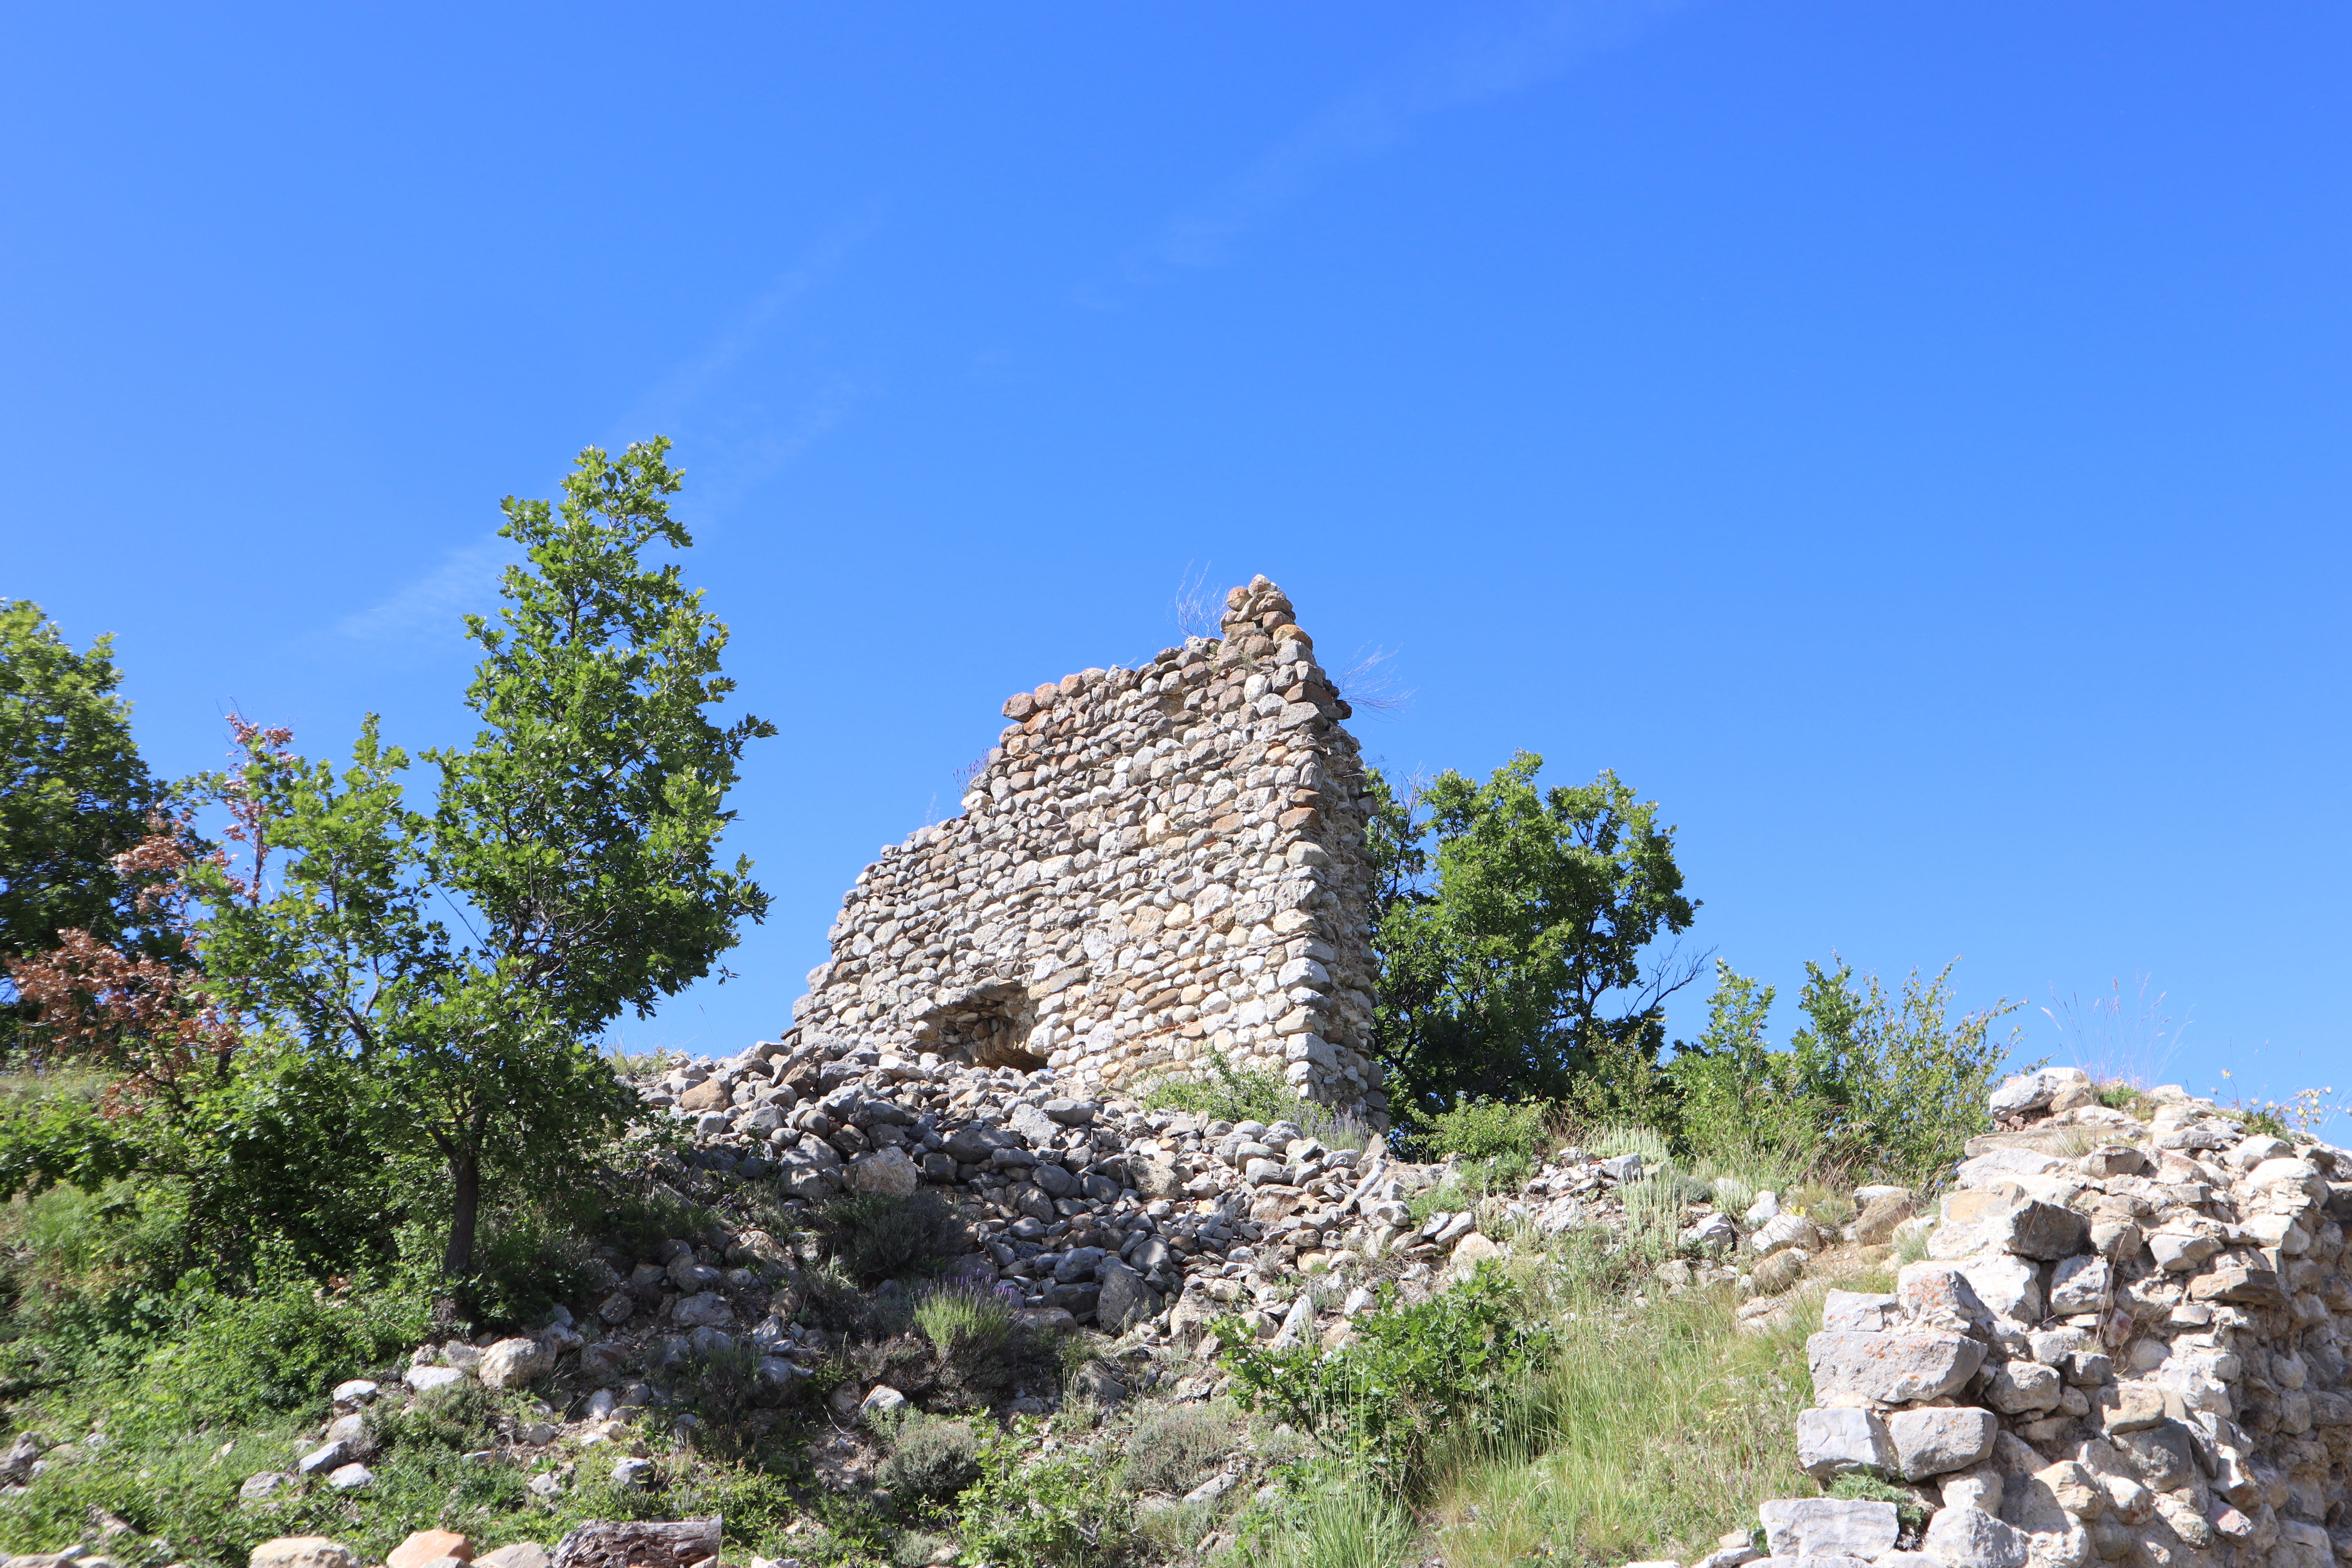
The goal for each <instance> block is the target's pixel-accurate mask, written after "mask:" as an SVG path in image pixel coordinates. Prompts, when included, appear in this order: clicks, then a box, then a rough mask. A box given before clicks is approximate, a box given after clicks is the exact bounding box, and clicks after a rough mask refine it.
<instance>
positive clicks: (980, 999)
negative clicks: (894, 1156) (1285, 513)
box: [793, 577, 1388, 1127]
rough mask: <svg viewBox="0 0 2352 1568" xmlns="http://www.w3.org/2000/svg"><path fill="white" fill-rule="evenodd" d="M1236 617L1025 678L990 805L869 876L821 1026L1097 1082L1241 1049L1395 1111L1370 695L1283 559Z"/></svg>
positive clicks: (1343, 1100)
mask: <svg viewBox="0 0 2352 1568" xmlns="http://www.w3.org/2000/svg"><path fill="white" fill-rule="evenodd" d="M1222 629H1223V636H1222V637H1191V638H1187V639H1186V640H1185V642H1184V644H1183V645H1182V646H1181V647H1171V648H1168V649H1165V650H1163V651H1162V652H1161V653H1160V655H1159V657H1158V658H1154V659H1153V660H1152V661H1151V663H1150V665H1148V666H1146V667H1145V668H1140V669H1118V668H1114V669H1086V670H1080V671H1078V672H1077V673H1076V674H1074V675H1066V676H1064V677H1063V678H1062V679H1060V680H1059V681H1056V682H1053V683H1050V684H1047V685H1044V686H1040V687H1038V688H1037V689H1035V690H1034V691H1024V692H1019V693H1016V694H1015V695H1014V696H1013V698H1012V699H1010V700H1008V701H1007V702H1006V703H1005V704H1004V715H1005V717H1006V718H1007V719H1008V720H1010V721H1011V722H1010V723H1009V724H1007V725H1006V727H1005V730H1004V732H1003V736H1002V737H1001V739H1000V742H999V743H998V745H997V746H996V747H995V748H994V749H993V750H992V751H991V752H989V754H988V760H987V763H985V765H984V766H983V767H982V770H981V772H980V773H979V774H978V776H977V777H975V778H974V779H973V780H972V783H971V790H970V792H969V793H968V794H966V795H964V797H963V807H964V815H963V816H960V817H957V818H955V819H954V820H952V821H950V822H944V823H940V824H937V825H935V826H929V827H926V828H924V829H922V830H921V831H919V832H918V833H916V834H915V835H914V836H913V837H909V838H908V840H907V841H906V842H905V843H903V844H899V845H897V846H895V847H891V848H887V849H885V850H884V851H883V852H882V858H880V859H879V860H878V861H877V862H876V863H875V864H873V865H871V866H869V867H867V868H866V870H865V872H864V873H863V874H861V875H860V876H859V878H858V879H857V885H856V887H855V888H853V889H850V892H849V894H848V896H847V898H846V899H845V900H843V904H842V911H841V917H840V919H839V920H838V921H835V923H834V927H833V930H832V932H831V936H832V941H833V957H832V959H831V960H830V961H829V962H827V963H824V964H821V965H819V966H818V967H817V968H816V969H814V970H813V971H811V972H810V974H809V992H808V994H807V995H805V996H803V998H801V1000H800V1001H799V1002H798V1003H796V1004H795V1005H794V1006H793V1017H794V1021H795V1023H796V1024H797V1025H798V1026H799V1027H800V1029H801V1031H802V1033H803V1037H809V1038H818V1037H833V1036H843V1037H854V1038H856V1039H858V1040H860V1041H863V1042H865V1043H867V1044H870V1045H872V1046H874V1047H877V1048H879V1049H882V1050H897V1051H901V1052H905V1053H908V1054H910V1055H914V1054H920V1053H926V1052H930V1053H937V1054H938V1056H939V1057H940V1058H941V1059H942V1060H947V1061H958V1060H961V1061H970V1062H972V1063H974V1064H976V1065H979V1066H982V1067H1013V1068H1027V1069H1032V1070H1034V1069H1035V1068H1042V1067H1051V1068H1055V1071H1056V1074H1057V1077H1058V1079H1059V1080H1060V1081H1062V1082H1064V1083H1066V1084H1069V1085H1071V1086H1072V1087H1073V1088H1075V1089H1084V1090H1088V1091H1097V1092H1098V1091H1104V1090H1109V1089H1118V1088H1122V1087H1128V1088H1133V1087H1139V1086H1141V1085H1143V1084H1145V1083H1148V1082H1150V1081H1151V1080H1153V1079H1160V1078H1166V1077H1187V1076H1200V1075H1202V1074H1203V1073H1205V1072H1206V1071H1208V1070H1209V1068H1210V1065H1211V1060H1212V1058H1213V1056H1221V1057H1223V1058H1224V1059H1225V1060H1227V1061H1228V1062H1230V1063H1231V1064H1232V1065H1234V1067H1236V1068H1258V1069H1262V1070H1265V1071H1270V1072H1273V1073H1276V1074H1278V1075H1280V1076H1281V1077H1282V1078H1284V1079H1286V1081H1287V1082H1288V1083H1290V1084H1291V1085H1292V1086H1293V1087H1294V1088H1295V1089H1297V1093H1298V1094H1299V1096H1300V1098H1302V1099H1307V1100H1316V1101H1318V1102H1320V1103H1322V1104H1324V1105H1327V1106H1330V1107H1333V1108H1335V1109H1339V1110H1349V1111H1354V1112H1357V1113H1360V1114H1362V1115H1364V1116H1365V1117H1366V1118H1367V1119H1368V1120H1370V1121H1371V1122H1372V1123H1373V1124H1374V1125H1375V1126H1378V1127H1385V1126H1386V1125H1387V1121H1388V1117H1387V1107H1388V1100H1387V1096H1386V1095H1385V1094H1383V1093H1382V1092H1381V1078H1380V1069H1379V1068H1378V1066H1377V1065H1376V1064H1375V1063H1373V1062H1372V1061H1371V1060H1370V1057H1369V1055H1368V1047H1369V1046H1370V1028H1371V1013H1372V976H1373V971H1372V960H1371V954H1370V946H1369V943H1368V941H1367V938H1366V924H1367V921H1368V920H1369V918H1370V892H1371V868H1370V864H1369V862H1368V860H1367V858H1366V856H1365V853H1364V848H1363V834H1364V823H1365V817H1366V810H1367V802H1366V797H1365V789H1364V777H1363V768H1362V764H1361V763H1360V759H1359V756H1358V753H1357V749H1356V742H1355V741H1354V739H1353V738H1352V737H1351V736H1349V733H1348V732H1347V731H1345V730H1344V729H1342V728H1341V727H1340V723H1339V721H1340V720H1342V719H1344V718H1346V717H1347V716H1348V711H1349V710H1348V705H1347V703H1346V702H1345V701H1343V700H1341V699H1340V697H1339V693H1338V691H1337V690H1336V689H1334V688H1333V686H1332V684H1331V681H1330V679H1329V678H1328V676H1327V675H1325V674H1324V672H1323V671H1322V669H1321V668H1318V666H1317V664H1316V661H1315V647H1314V643H1313V641H1312V640H1311V639H1310V638H1309V637H1307V634H1306V633H1305V632H1304V631H1302V630H1301V629H1300V628H1299V626H1298V625H1297V621H1296V620H1295V619H1294V618H1293V616H1292V610H1291V604H1290V601H1289V600H1288V599H1287V598H1286V597H1285V596H1284V595H1283V593H1282V590H1281V589H1279V588H1277V587H1276V586H1275V585H1274V584H1272V583H1270V582H1268V581H1267V580H1266V579H1265V578H1264V577H1258V578H1255V579H1254V580H1253V581H1252V582H1251V583H1249V584H1247V585H1246V586H1244V587H1239V588H1235V589H1234V590H1233V592H1232V593H1231V594H1230V595H1227V597H1226V602H1225V613H1224V616H1223V627H1222Z"/></svg>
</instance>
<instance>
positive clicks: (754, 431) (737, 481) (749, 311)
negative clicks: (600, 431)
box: [618, 205, 880, 511]
mask: <svg viewBox="0 0 2352 1568" xmlns="http://www.w3.org/2000/svg"><path fill="white" fill-rule="evenodd" d="M879 223H880V209H879V206H878V205H875V206H872V207H869V208H868V209H867V210H866V212H864V213H862V214H860V215H858V216H856V217H855V218H852V219H849V220H848V221H845V222H844V223H841V224H838V225H836V226H834V228H832V229H831V230H830V231H829V232H827V233H826V234H825V235H824V237H821V238H820V239H819V240H818V241H817V242H816V243H815V244H814V245H813V246H811V247H809V249H808V250H807V251H806V252H805V253H804V254H803V256H802V257H801V258H799V259H798V260H797V261H796V262H794V263H793V266H792V267H790V268H787V269H786V270H785V271H784V272H783V273H782V275H781V276H779V277H778V278H777V279H776V280H775V282H774V283H773V284H772V285H771V286H770V287H769V288H768V289H765V290H763V291H762V292H761V294H760V296H759V297H758V298H757V299H755V300H752V301H751V303H750V304H749V305H747V306H745V307H744V308H743V309H742V310H740V311H739V312H737V313H736V315H735V316H734V318H733V319H732V320H730V321H728V322H727V323H726V324H725V325H724V326H723V327H721V328H720V329H719V331H718V333H717V334H716V335H715V336H713V337H712V339H711V340H710V342H709V343H708V344H706V345H705V346H704V347H703V349H702V350H701V351H700V352H699V353H696V354H694V355H693V356H692V357H690V358H689V359H688V360H686V361H685V362H684V363H681V364H679V365H678V366H677V369H675V370H673V371H672V372H671V373H670V374H668V375H667V377H665V378H664V379H663V380H662V382H661V383H660V384H658V385H657V386H656V387H655V388H654V389H653V390H652V391H650V392H649V393H647V394H646V396H645V397H644V398H643V399H641V400H640V401H639V402H638V404H637V405H635V408H634V409H633V410H632V411H631V412H630V413H629V415H628V416H627V417H626V419H625V421H624V422H623V424H622V426H621V430H620V434H619V437H618V438H619V439H622V440H640V439H643V438H644V437H646V435H648V434H652V433H655V432H658V433H660V434H662V435H665V436H667V437H670V438H671V439H673V440H675V441H676V442H677V443H678V446H679V447H680V458H681V461H682V464H683V466H684V467H686V468H687V469H688V473H689V474H690V475H691V477H692V485H691V489H692V492H693V495H694V499H695V501H696V505H697V507H698V510H706V511H707V510H709V509H711V508H724V507H725V506H727V505H729V504H730V503H731V502H732V501H733V500H735V499H736V498H737V497H739V496H740V495H741V494H742V493H743V492H744V491H745V490H747V489H751V487H752V486H753V485H755V484H757V483H758V482H759V481H760V480H761V479H766V478H767V477H768V476H770V475H771V474H773V473H774V472H776V471H777V470H778V469H780V468H784V467H785V466H786V465H788V464H790V463H791V462H793V460H794V459H795V458H798V457H799V456H800V455H801V454H802V453H803V451H805V450H807V448H808V447H809V446H810V445H811V444H812V443H814V442H815V441H816V440H817V439H819V438H820V437H823V436H824V434H825V432H827V431H828V430H830V429H832V428H833V426H835V425H836V424H838V423H839V422H840V420H841V419H842V418H843V417H844V416H845V414H846V413H847V411H848V409H849V407H850V406H851V405H852V404H854V403H855V402H856V388H854V387H853V386H852V385H851V384H850V383H849V381H848V380H847V378H845V377H843V376H839V375H830V376H825V377H822V378H820V384H818V385H816V386H815V387H814V389H813V390H803V391H801V392H799V393H797V394H795V395H787V396H783V397H778V396H777V395H776V389H775V387H774V386H773V384H772V377H773V376H774V375H775V374H776V366H775V365H774V364H773V363H762V362H763V361H767V362H772V361H773V359H774V358H775V355H774V353H772V351H771V350H770V341H771V339H772V337H773V336H774V334H775V332H776V331H777V329H778V328H779V326H780V325H782V323H783V322H784V321H787V320H789V319H790V318H791V316H792V314H793V307H795V306H796V305H798V304H799V303H800V302H801V301H802V300H803V299H804V298H805V297H806V296H807V295H809V294H810V293H811V292H813V291H814V290H815V289H818V288H819V287H821V286H822V285H823V284H824V283H825V282H826V281H827V280H828V279H831V278H832V276H833V275H834V274H835V273H836V272H838V271H839V270H840V268H841V266H842V264H843V263H844V262H845V261H846V260H847V259H848V258H849V256H850V254H851V253H852V252H853V251H854V250H855V249H856V247H857V246H858V245H859V244H860V243H861V242H862V241H863V240H865V238H866V237H867V236H868V235H870V234H871V233H872V232H873V231H874V229H875V228H876V227H877V226H878V224H879ZM786 375H787V379H791V374H790V371H789V370H788V371H787V372H786ZM803 379H804V378H803ZM763 380H767V381H768V382H769V384H764V385H763V384H762V381H763ZM777 405H781V411H780V412H773V413H772V412H771V410H772V408H775V407H776V406H777Z"/></svg>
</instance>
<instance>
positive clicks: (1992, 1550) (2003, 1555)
mask: <svg viewBox="0 0 2352 1568" xmlns="http://www.w3.org/2000/svg"><path fill="white" fill-rule="evenodd" d="M1920 1544H1921V1546H1922V1547H1923V1548H1924V1549H1925V1550H1926V1552H1927V1554H1928V1555H1929V1556H1931V1557H1933V1558H1935V1559H1936V1560H1937V1562H1939V1563H1943V1564H1944V1565H1945V1568H2025V1560H2026V1554H2027V1548H2028V1542H2027V1541H2026V1538H2025V1536H2024V1534H2023V1532H2022V1531H2018V1530H2016V1529H2014V1528H2012V1527H2011V1526H2010V1525H2009V1524H2007V1523H2004V1522H2003V1521H2000V1520H1999V1519H1996V1518H1995V1517H1994V1516H1992V1515H1991V1514H1989V1513H1986V1512H1984V1511H1982V1510H1979V1509H1973V1508H1946V1509H1939V1510H1937V1512H1936V1516H1935V1517H1934V1518H1933V1519H1931V1520H1929V1521H1927V1539H1926V1540H1925V1541H1923V1542H1920Z"/></svg>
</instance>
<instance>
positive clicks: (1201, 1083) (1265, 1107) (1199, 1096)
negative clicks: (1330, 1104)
mask: <svg viewBox="0 0 2352 1568" xmlns="http://www.w3.org/2000/svg"><path fill="white" fill-rule="evenodd" d="M1143 1103H1144V1104H1145V1105H1146V1106H1148V1107H1149V1108H1150V1109H1151V1110H1184V1111H1190V1112H1192V1114H1193V1115H1195V1116H1205V1117H1208V1118H1210V1119H1212V1120H1213V1121H1282V1120H1283V1119H1284V1118H1286V1117H1287V1118H1290V1119H1292V1120H1294V1121H1295V1120H1297V1116H1298V1113H1299V1112H1300V1110H1302V1109H1304V1108H1305V1107H1306V1105H1307V1102H1305V1101H1302V1100H1299V1098H1298V1094H1297V1090H1295V1089H1292V1088H1291V1087H1290V1086H1289V1085H1288V1084H1286V1083H1285V1082H1283V1081H1282V1079H1280V1078H1278V1077H1276V1075H1275V1074H1273V1073H1270V1072H1258V1071H1255V1070H1251V1069H1244V1068H1235V1067H1234V1064H1233V1063H1232V1062H1230V1061H1228V1060H1227V1059H1226V1058H1225V1056H1224V1053H1223V1052H1222V1051H1212V1052H1210V1053H1209V1076H1208V1077H1207V1078H1203V1079H1162V1080H1161V1081H1160V1082H1159V1083H1156V1084H1154V1085H1152V1086H1151V1088H1150V1090H1148V1091H1147V1092H1146V1093H1145V1095H1144V1097H1143Z"/></svg>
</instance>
